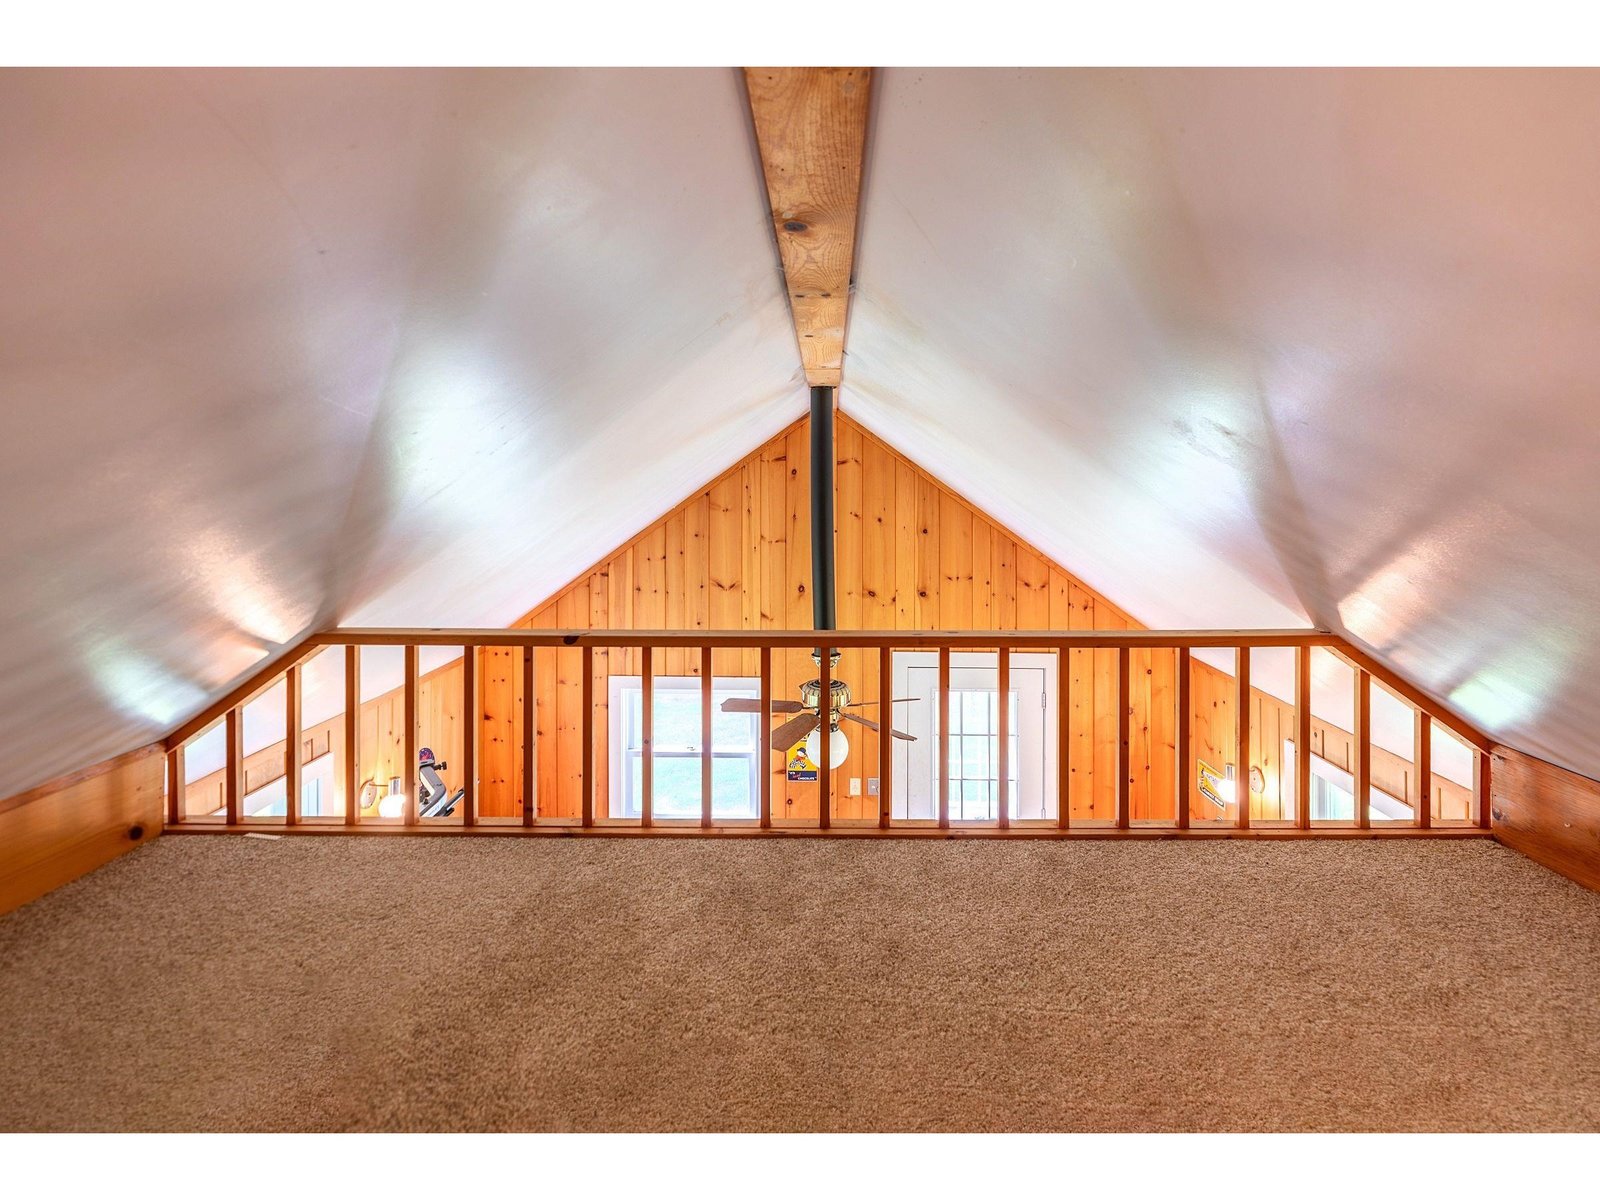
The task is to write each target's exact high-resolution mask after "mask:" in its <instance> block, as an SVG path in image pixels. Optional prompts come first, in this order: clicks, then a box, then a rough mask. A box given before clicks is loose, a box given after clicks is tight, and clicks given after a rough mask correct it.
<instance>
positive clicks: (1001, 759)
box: [995, 646, 1011, 829]
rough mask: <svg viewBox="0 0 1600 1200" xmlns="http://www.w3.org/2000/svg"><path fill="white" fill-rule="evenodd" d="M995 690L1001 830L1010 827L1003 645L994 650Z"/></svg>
mask: <svg viewBox="0 0 1600 1200" xmlns="http://www.w3.org/2000/svg"><path fill="white" fill-rule="evenodd" d="M995 668H996V676H997V678H996V680H995V691H996V693H997V701H998V705H999V707H998V716H999V718H1000V720H999V730H998V732H999V734H1000V747H999V749H1000V753H999V754H998V755H997V756H996V757H997V758H998V762H997V764H996V772H995V773H996V775H998V776H999V778H998V779H997V780H996V781H995V794H996V805H995V811H996V815H997V816H998V818H999V825H1000V828H1001V829H1009V828H1011V789H1010V783H1011V652H1010V651H1009V650H1007V649H1006V648H1005V647H1004V646H1001V647H1000V648H999V649H998V650H996V651H995Z"/></svg>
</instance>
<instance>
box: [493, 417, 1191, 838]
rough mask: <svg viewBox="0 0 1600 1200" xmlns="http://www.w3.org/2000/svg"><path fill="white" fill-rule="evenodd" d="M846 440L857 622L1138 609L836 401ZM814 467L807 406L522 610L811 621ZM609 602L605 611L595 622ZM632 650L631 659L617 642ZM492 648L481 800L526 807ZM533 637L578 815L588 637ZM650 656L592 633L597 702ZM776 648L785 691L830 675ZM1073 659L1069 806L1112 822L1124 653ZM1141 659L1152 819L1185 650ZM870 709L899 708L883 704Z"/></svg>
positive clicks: (858, 653) (910, 624)
mask: <svg viewBox="0 0 1600 1200" xmlns="http://www.w3.org/2000/svg"><path fill="white" fill-rule="evenodd" d="M836 450H837V455H838V461H837V463H836V468H837V469H836V472H835V488H836V495H835V522H836V525H835V536H836V545H837V576H838V581H837V586H838V602H839V612H840V623H841V625H842V626H845V627H856V628H862V629H939V628H951V629H957V630H967V629H975V628H983V629H995V630H999V631H1006V630H1014V629H1041V628H1054V629H1074V630H1092V629H1127V628H1139V626H1138V624H1137V622H1134V621H1132V620H1131V619H1130V618H1129V617H1128V615H1127V614H1126V613H1125V612H1123V611H1122V610H1121V609H1119V608H1118V607H1117V606H1116V605H1114V604H1112V603H1111V602H1110V601H1109V600H1107V599H1106V598H1105V597H1104V596H1101V595H1100V594H1099V593H1097V592H1095V591H1094V590H1093V589H1091V588H1089V587H1088V586H1087V585H1085V584H1084V583H1082V581H1080V580H1078V579H1077V578H1076V577H1074V576H1073V575H1072V574H1071V573H1070V572H1069V571H1067V570H1066V569H1065V568H1064V567H1062V566H1060V565H1058V564H1056V563H1053V562H1051V561H1050V560H1049V559H1048V558H1047V557H1045V556H1044V555H1043V554H1042V553H1040V552H1039V551H1038V550H1037V549H1036V548H1035V547H1032V546H1029V545H1028V544H1027V543H1026V542H1024V541H1022V540H1021V539H1019V538H1017V537H1016V535H1015V534H1013V533H1012V532H1011V531H1009V530H1007V529H1005V528H1003V527H1002V526H1000V525H998V524H997V523H996V522H994V521H993V520H991V519H990V518H989V517H987V516H986V515H985V514H983V513H982V512H980V511H978V510H977V509H975V508H974V507H973V506H972V505H970V504H969V503H967V502H966V501H965V500H963V499H962V498H961V497H959V496H957V495H955V494H954V493H953V492H951V491H950V490H949V489H948V488H945V487H944V486H943V485H942V484H940V483H939V481H938V480H936V479H934V478H933V477H932V476H930V475H928V474H927V473H926V472H924V471H922V470H921V469H920V468H918V467H917V466H916V465H915V464H914V463H912V462H910V461H909V460H908V459H906V458H904V457H903V456H901V455H900V454H898V453H896V452H895V451H894V450H892V449H891V448H890V447H888V446H887V445H885V444H884V443H883V442H882V441H880V440H879V439H878V438H876V437H874V436H873V435H872V434H870V433H868V432H867V431H866V430H864V429H862V428H861V427H860V426H858V425H856V424H855V423H854V422H853V421H851V420H850V419H849V418H848V417H846V416H844V415H843V414H838V416H837V424H836ZM809 466H810V443H809V438H808V437H807V430H806V426H805V423H804V422H803V421H801V422H797V423H796V424H794V425H792V426H790V427H789V428H788V429H786V430H784V431H783V432H782V433H780V434H778V435H777V436H776V437H774V438H772V439H771V440H770V441H768V442H767V443H766V444H765V445H763V446H761V447H760V448H758V449H757V450H756V451H754V452H753V453H751V454H750V455H748V456H747V457H746V458H745V459H743V460H742V461H740V462H739V463H737V464H735V465H734V466H733V467H731V468H730V469H729V470H727V471H726V472H724V473H723V474H721V475H719V476H718V477H717V478H716V479H714V480H712V481H711V482H710V483H708V484H707V485H706V486H705V487H704V488H702V489H700V490H699V491H698V492H696V493H695V494H694V495H693V496H690V497H688V498H687V499H686V500H685V501H684V502H683V503H681V504H679V505H678V506H677V507H676V508H674V509H673V510H672V511H671V512H669V513H666V514H664V515H663V516H662V517H661V518H660V519H658V520H657V521H655V522H653V523H652V524H651V525H650V526H649V527H647V528H646V529H644V530H641V531H640V533H639V534H637V535H636V536H635V537H634V538H633V539H631V540H630V541H629V542H627V543H626V544H624V545H622V546H620V547H618V548H617V549H616V550H614V551H613V552H611V553H610V554H609V555H607V556H606V557H605V558H603V559H601V560H600V561H599V562H597V563H595V564H594V565H593V566H592V567H591V568H589V569H588V570H587V571H585V572H584V573H583V575H581V576H580V577H579V578H578V579H576V580H574V581H573V583H571V584H570V585H568V586H567V587H566V588H564V589H562V591H561V592H559V593H557V594H556V595H555V596H553V597H551V598H550V599H548V600H547V601H545V602H544V603H542V604H541V605H539V607H538V608H536V609H534V610H533V611H532V612H530V613H528V615H527V616H526V617H524V618H523V619H522V620H521V621H519V622H517V626H518V627H522V628H601V627H609V628H614V629H690V630H693V629H707V628H726V629H802V630H803V629H809V628H810V627H811V615H812V614H811V594H810V586H811V538H810V528H809V521H810V497H809V492H808V488H809ZM602 593H603V595H602ZM601 613H603V614H604V625H603V626H602V625H601V624H599V623H598V622H599V619H600V614H601ZM718 653H719V654H722V653H723V652H721V651H719V652H718ZM624 654H626V655H627V656H628V657H627V658H625V659H624V658H620V657H619V658H616V659H613V658H611V657H610V656H613V655H615V656H621V655H624ZM726 654H727V656H728V657H727V658H726V659H723V658H719V659H718V660H717V661H718V673H719V674H720V673H723V672H726V671H728V670H731V669H732V667H731V666H730V665H729V664H731V663H732V662H734V661H735V658H734V656H735V654H742V655H743V658H742V660H741V666H740V667H739V670H740V671H741V673H743V674H746V675H748V676H751V677H753V676H755V675H756V674H757V672H758V671H759V664H760V658H759V655H758V653H757V652H755V651H746V652H735V651H728V652H726ZM483 655H484V658H483V671H482V672H481V675H482V678H481V682H480V692H479V710H480V713H481V720H482V732H483V740H482V743H481V761H480V763H479V775H480V779H481V780H482V783H481V786H480V793H479V802H480V815H482V816H485V817H494V816H506V817H513V816H516V815H518V814H519V813H520V811H521V809H520V802H519V800H518V797H519V795H520V784H519V782H518V766H517V762H516V759H517V747H518V737H517V724H518V722H517V714H518V712H519V711H520V699H519V696H518V694H517V678H516V676H517V671H516V667H515V664H516V662H517V656H516V652H515V651H506V650H496V649H486V650H485V651H483ZM535 655H536V658H537V663H538V670H537V671H536V676H537V679H536V684H535V690H536V691H537V693H538V696H539V703H540V705H541V707H540V708H539V710H538V729H537V732H536V735H535V740H536V743H537V751H538V752H537V755H536V759H537V762H538V763H539V767H538V771H539V775H540V782H541V784H542V785H543V787H542V788H541V808H540V815H541V816H557V815H565V816H570V817H577V816H578V815H579V805H578V802H577V800H578V796H579V788H578V786H577V777H576V773H575V771H571V772H569V771H560V772H558V771H557V770H556V769H555V765H554V764H556V763H557V762H565V763H566V764H567V765H568V767H569V768H575V766H576V763H577V762H578V760H579V758H580V757H581V750H580V748H579V747H578V744H577V739H578V737H579V734H580V732H581V719H580V717H579V713H580V711H581V708H580V704H581V697H580V695H579V692H580V687H581V683H580V678H579V667H578V664H577V658H578V653H577V651H576V650H568V651H558V650H549V649H540V650H536V651H535ZM637 655H638V651H615V650H613V651H610V652H605V651H600V650H597V651H596V653H595V655H594V663H595V674H594V678H593V680H592V684H591V686H592V687H593V690H594V696H595V700H596V703H597V704H603V703H604V702H605V699H606V697H607V695H608V678H609V675H610V674H611V673H612V672H613V671H617V670H620V671H621V673H623V674H630V675H631V674H637V671H638V657H637ZM558 656H562V657H565V658H570V659H572V660H573V662H572V665H571V666H570V667H568V666H565V665H564V664H562V665H558ZM770 659H771V669H772V695H773V697H774V698H775V699H794V698H796V696H797V694H798V690H799V686H800V684H801V683H802V682H803V681H804V680H806V679H809V678H813V677H815V676H816V674H817V671H816V667H815V664H814V663H813V662H812V661H811V658H810V656H809V655H808V654H806V653H804V652H801V651H788V650H779V651H776V652H774V653H772V654H771V655H770ZM1063 661H1064V662H1065V663H1066V664H1067V665H1068V667H1069V668H1070V671H1071V675H1070V677H1069V678H1068V679H1067V680H1066V684H1067V690H1068V692H1069V694H1070V696H1071V711H1070V712H1069V713H1068V721H1067V731H1068V740H1069V743H1070V745H1069V748H1070V750H1071V753H1070V754H1069V755H1068V762H1069V767H1068V790H1069V797H1068V800H1069V811H1068V816H1069V818H1070V819H1071V820H1094V819H1100V820H1104V821H1107V822H1110V821H1114V820H1115V818H1116V814H1117V804H1116V801H1117V791H1118V789H1117V784H1116V779H1115V774H1116V767H1115V763H1116V760H1117V748H1118V742H1117V736H1118V725H1117V716H1116V700H1115V691H1116V683H1117V677H1116V672H1117V653H1116V651H1114V650H1111V651H1098V652H1096V651H1090V650H1072V651H1069V652H1068V653H1067V655H1066V656H1065V658H1064V660H1063ZM1133 661H1134V662H1135V663H1137V664H1138V665H1139V670H1138V672H1137V674H1136V676H1135V682H1134V686H1133V688H1132V693H1133V694H1132V699H1131V710H1130V722H1131V727H1132V744H1131V749H1130V759H1131V761H1130V767H1131V771H1132V780H1133V782H1132V784H1131V798H1132V802H1133V803H1134V805H1135V807H1134V809H1133V812H1134V815H1135V816H1137V817H1139V818H1140V819H1147V818H1149V819H1171V815H1172V808H1171V802H1170V801H1163V800H1162V799H1161V796H1163V795H1164V794H1167V793H1170V792H1172V791H1174V790H1175V788H1176V742H1177V734H1176V729H1175V724H1176V721H1175V718H1173V719H1172V720H1171V722H1170V723H1169V724H1168V725H1165V726H1164V725H1162V724H1161V721H1162V716H1161V714H1162V713H1163V712H1165V711H1168V710H1170V711H1172V712H1173V713H1175V712H1176V693H1175V682H1174V671H1175V666H1174V664H1175V662H1176V656H1175V655H1174V654H1173V653H1171V652H1165V653H1163V652H1158V651H1144V650H1140V651H1136V652H1135V655H1134V659H1133ZM1163 663H1164V664H1165V665H1164V666H1163ZM623 664H625V665H623ZM655 665H656V670H657V672H658V673H659V674H660V675H663V676H695V675H698V673H699V670H700V656H699V652H698V650H689V651H685V650H682V649H671V650H658V651H657V652H656V654H655ZM878 667H879V664H878V661H877V657H876V651H872V650H847V651H846V652H845V653H844V654H843V655H842V656H841V659H840V664H839V669H838V674H839V677H840V678H842V679H844V680H846V681H847V682H848V683H849V684H850V687H851V689H852V692H853V694H854V697H855V698H856V699H858V700H871V699H876V698H877V694H878V689H879V686H880V684H879V678H878V676H879V671H878ZM1097 687H1098V692H1097ZM931 701H932V698H931V697H930V698H929V702H931ZM858 711H861V712H862V713H863V715H868V716H872V717H873V718H874V719H879V718H884V719H888V714H885V713H883V712H882V711H881V706H878V709H877V710H875V709H874V708H870V707H869V708H864V709H862V710H858ZM607 725H608V722H607V721H606V720H605V719H603V717H602V715H601V714H600V713H599V712H598V711H597V713H596V717H595V724H594V730H593V736H594V738H595V746H596V759H597V762H596V767H595V770H596V779H595V788H596V792H595V803H596V806H597V811H598V812H603V811H604V806H605V802H606V796H607V794H608V789H607V787H606V786H605V785H604V783H603V778H604V775H603V772H604V770H605V765H606V764H605V763H604V762H602V761H600V760H608V759H609V751H608V747H607V745H606V737H607ZM845 728H846V730H847V733H848V735H849V736H850V738H851V754H850V758H849V759H848V761H847V762H846V763H845V764H844V765H843V766H842V767H839V768H837V769H836V770H834V771H833V772H832V775H833V776H834V780H833V784H834V795H833V805H832V815H833V816H834V817H836V818H838V819H840V820H847V819H849V820H867V821H870V820H875V819H876V818H877V816H878V807H879V806H878V804H877V803H876V802H875V801H874V799H873V797H872V795H871V786H870V783H871V778H872V776H873V774H874V772H881V768H880V767H879V765H878V760H879V754H878V744H877V736H876V735H874V734H872V733H871V732H870V731H868V730H866V729H864V728H863V727H861V726H859V725H853V724H852V725H847V726H846V727H845ZM1051 736H1054V734H1053V732H1052V734H1051ZM782 749H786V748H785V747H773V751H774V753H772V754H770V755H769V764H770V768H771V769H770V771H769V772H768V776H769V778H768V786H769V787H770V790H771V804H772V814H773V816H774V817H775V818H777V819H779V820H780V821H781V820H785V819H788V820H805V821H815V820H816V819H817V818H818V816H819V815H820V814H819V812H818V808H817V788H816V785H814V784H802V783H789V782H788V780H787V778H786V776H785V773H784V770H783V762H782V757H781V755H780V754H779V753H777V751H779V750H782ZM1163 756H1165V759H1164V760H1163ZM1163 761H1164V762H1165V765H1163ZM1096 767H1098V768H1099V774H1098V777H1097V776H1096V771H1095V768H1096ZM563 777H564V778H563ZM880 778H881V774H880ZM558 782H559V783H560V784H562V785H563V786H557V783H558ZM880 786H881V785H880ZM545 796H550V797H551V798H552V805H551V807H549V808H546V807H544V799H543V797H545Z"/></svg>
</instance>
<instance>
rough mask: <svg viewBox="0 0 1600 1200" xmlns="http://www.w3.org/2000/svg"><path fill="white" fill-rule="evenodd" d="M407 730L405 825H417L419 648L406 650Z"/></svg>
mask: <svg viewBox="0 0 1600 1200" xmlns="http://www.w3.org/2000/svg"><path fill="white" fill-rule="evenodd" d="M405 660H406V665H405V670H406V691H405V718H404V719H405V728H404V730H403V731H402V733H401V738H400V745H401V750H400V756H401V759H402V760H403V761H402V762H401V765H400V769H401V771H403V772H404V773H405V774H404V776H403V778H404V779H405V781H406V784H405V786H406V791H405V797H406V808H405V819H404V822H403V823H404V824H406V825H415V824H416V823H417V775H418V772H417V648H416V647H415V646H407V647H406V648H405Z"/></svg>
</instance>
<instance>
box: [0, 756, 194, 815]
mask: <svg viewBox="0 0 1600 1200" xmlns="http://www.w3.org/2000/svg"><path fill="white" fill-rule="evenodd" d="M165 751H166V747H165V746H164V744H163V743H161V742H151V743H150V744H149V745H148V746H140V747H139V748H138V749H136V750H129V751H128V752H127V753H126V754H119V755H117V756H116V757H115V758H108V759H105V760H104V761H103V762H97V763H94V764H92V765H90V766H87V767H79V768H78V769H77V770H76V771H68V772H67V773H66V774H65V775H57V776H56V777H55V778H54V779H47V780H45V781H44V782H43V783H40V784H36V785H35V786H33V787H31V788H29V789H28V790H27V791H25V792H18V793H16V795H14V796H7V797H6V798H5V799H3V800H0V813H8V812H10V811H11V810H12V809H16V808H21V807H23V806H24V805H27V804H32V803H33V802H34V801H36V800H48V799H49V798H50V797H51V796H54V795H56V794H57V793H59V792H65V791H69V790H71V789H72V788H74V787H77V786H78V785H79V784H82V783H87V782H88V781H89V780H91V779H98V778H99V777H100V776H102V775H109V774H110V773H111V772H113V771H118V770H121V769H122V768H124V767H127V766H129V765H130V764H132V763H137V762H142V761H143V760H144V759H147V758H153V757H156V756H158V755H161V754H164V753H165ZM163 770H165V768H163Z"/></svg>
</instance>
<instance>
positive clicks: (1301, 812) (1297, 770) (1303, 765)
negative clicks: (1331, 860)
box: [1294, 646, 1311, 829]
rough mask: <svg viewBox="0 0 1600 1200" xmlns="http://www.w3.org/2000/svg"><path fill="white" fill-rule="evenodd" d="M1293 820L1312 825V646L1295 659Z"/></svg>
mask: <svg viewBox="0 0 1600 1200" xmlns="http://www.w3.org/2000/svg"><path fill="white" fill-rule="evenodd" d="M1294 719H1295V724H1294V823H1295V825H1296V826H1297V827H1298V828H1300V829H1310V828H1311V647H1310V646H1301V647H1299V648H1298V649H1297V650H1296V651H1295V659H1294Z"/></svg>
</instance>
